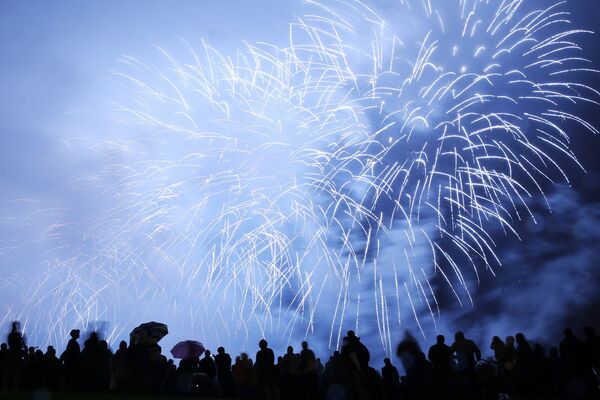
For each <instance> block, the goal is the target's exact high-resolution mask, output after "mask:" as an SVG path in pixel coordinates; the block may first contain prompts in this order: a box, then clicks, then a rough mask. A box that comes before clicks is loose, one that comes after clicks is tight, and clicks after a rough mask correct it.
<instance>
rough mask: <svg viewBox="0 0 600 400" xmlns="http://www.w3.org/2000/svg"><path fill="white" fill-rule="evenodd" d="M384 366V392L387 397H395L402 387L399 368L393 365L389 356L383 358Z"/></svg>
mask: <svg viewBox="0 0 600 400" xmlns="http://www.w3.org/2000/svg"><path fill="white" fill-rule="evenodd" d="M383 364H384V366H383V368H381V378H382V380H383V392H384V395H385V398H387V399H395V398H396V397H397V395H398V388H399V387H400V374H398V369H397V368H396V367H394V366H393V365H392V362H391V360H390V359H389V358H385V359H384V360H383Z"/></svg>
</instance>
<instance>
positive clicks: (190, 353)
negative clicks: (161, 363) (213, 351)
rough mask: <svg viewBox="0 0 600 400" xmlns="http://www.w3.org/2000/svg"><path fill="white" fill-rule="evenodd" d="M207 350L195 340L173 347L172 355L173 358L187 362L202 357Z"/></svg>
mask: <svg viewBox="0 0 600 400" xmlns="http://www.w3.org/2000/svg"><path fill="white" fill-rule="evenodd" d="M205 350H206V349H205V348H204V345H203V344H202V343H200V342H196V341H195V340H184V341H183V342H179V343H177V344H176V345H175V346H173V348H172V349H171V354H173V357H175V358H182V359H184V360H186V359H190V358H197V357H200V355H201V354H202V353H204V351H205Z"/></svg>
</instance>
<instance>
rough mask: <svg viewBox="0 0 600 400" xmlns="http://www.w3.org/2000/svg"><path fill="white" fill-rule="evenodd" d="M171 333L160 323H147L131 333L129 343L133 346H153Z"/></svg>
mask: <svg viewBox="0 0 600 400" xmlns="http://www.w3.org/2000/svg"><path fill="white" fill-rule="evenodd" d="M168 333H169V329H168V328H167V325H165V324H163V323H160V322H154V321H151V322H146V323H144V324H141V325H140V326H138V327H137V328H135V329H134V330H132V331H131V333H130V334H129V341H130V343H131V344H139V345H151V344H156V343H158V341H159V340H160V339H162V338H163V337H165V336H166V335H167V334H168Z"/></svg>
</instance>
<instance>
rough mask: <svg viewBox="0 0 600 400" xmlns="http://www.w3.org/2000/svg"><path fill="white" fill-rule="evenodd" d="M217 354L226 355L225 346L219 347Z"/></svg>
mask: <svg viewBox="0 0 600 400" xmlns="http://www.w3.org/2000/svg"><path fill="white" fill-rule="evenodd" d="M217 353H219V354H224V353H225V348H224V347H223V346H221V347H219V348H218V349H217Z"/></svg>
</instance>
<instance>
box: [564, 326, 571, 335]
mask: <svg viewBox="0 0 600 400" xmlns="http://www.w3.org/2000/svg"><path fill="white" fill-rule="evenodd" d="M564 333H565V336H567V337H571V336H573V331H572V330H571V328H566V329H565V330H564Z"/></svg>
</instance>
